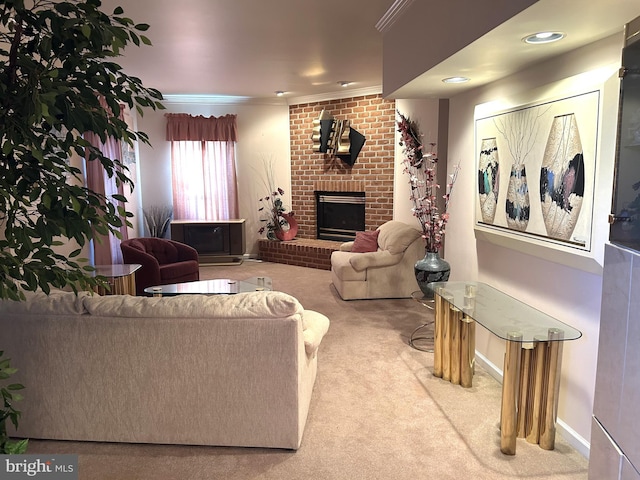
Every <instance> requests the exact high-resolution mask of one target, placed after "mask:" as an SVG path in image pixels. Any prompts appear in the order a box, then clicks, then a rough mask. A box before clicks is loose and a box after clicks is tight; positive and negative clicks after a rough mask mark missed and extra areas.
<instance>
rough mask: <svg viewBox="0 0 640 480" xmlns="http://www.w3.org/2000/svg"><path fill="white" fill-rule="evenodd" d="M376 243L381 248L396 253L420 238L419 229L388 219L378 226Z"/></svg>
mask: <svg viewBox="0 0 640 480" xmlns="http://www.w3.org/2000/svg"><path fill="white" fill-rule="evenodd" d="M378 230H380V235H379V236H378V245H380V248H381V249H382V250H388V251H389V253H392V254H398V253H402V252H404V251H405V250H406V249H407V247H408V246H409V245H411V244H412V243H413V242H415V241H416V240H417V239H418V238H420V236H421V233H420V230H418V229H417V228H414V227H412V226H410V225H407V224H406V223H403V222H398V221H395V220H392V221H389V222H386V223H384V224H383V225H380V226H379V227H378Z"/></svg>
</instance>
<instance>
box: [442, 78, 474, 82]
mask: <svg viewBox="0 0 640 480" xmlns="http://www.w3.org/2000/svg"><path fill="white" fill-rule="evenodd" d="M442 81H443V82H444V83H466V82H468V81H469V79H468V78H467V77H449V78H443V79H442Z"/></svg>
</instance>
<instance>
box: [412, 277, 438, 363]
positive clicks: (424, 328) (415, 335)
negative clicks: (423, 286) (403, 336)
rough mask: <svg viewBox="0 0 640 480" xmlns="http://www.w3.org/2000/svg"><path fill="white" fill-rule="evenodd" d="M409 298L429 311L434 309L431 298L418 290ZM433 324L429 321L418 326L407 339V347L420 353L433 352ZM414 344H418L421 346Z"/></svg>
mask: <svg viewBox="0 0 640 480" xmlns="http://www.w3.org/2000/svg"><path fill="white" fill-rule="evenodd" d="M411 298H413V299H414V300H415V301H416V302H418V303H419V304H420V305H422V306H423V307H426V308H428V309H429V310H433V309H434V300H433V296H432V297H431V298H429V297H427V296H426V295H425V294H424V293H422V291H420V290H418V291H416V292H413V293H412V294H411ZM434 324H435V322H434V321H433V320H431V321H429V322H426V323H423V324H422V325H420V326H418V327H417V328H416V329H415V330H414V331H413V332H411V336H410V337H409V345H410V346H411V347H413V348H415V349H416V350H420V351H421V352H433V347H434V334H433V326H434ZM416 342H420V343H421V344H420V343H416Z"/></svg>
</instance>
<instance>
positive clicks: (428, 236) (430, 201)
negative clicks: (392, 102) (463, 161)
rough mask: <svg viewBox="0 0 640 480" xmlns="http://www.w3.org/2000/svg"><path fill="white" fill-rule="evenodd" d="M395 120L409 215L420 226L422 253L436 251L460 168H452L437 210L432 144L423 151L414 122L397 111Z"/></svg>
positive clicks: (440, 245) (443, 231) (434, 162)
mask: <svg viewBox="0 0 640 480" xmlns="http://www.w3.org/2000/svg"><path fill="white" fill-rule="evenodd" d="M398 117H399V118H398V119H397V126H398V132H399V133H400V145H401V146H402V147H403V153H404V160H403V164H404V172H405V173H407V174H408V175H409V185H410V187H411V194H410V198H411V201H412V202H413V208H412V212H413V215H414V216H415V217H416V218H417V219H418V221H419V222H420V226H421V227H422V237H423V238H424V239H425V242H426V243H425V248H426V251H427V252H438V251H439V250H440V248H441V247H442V241H443V240H444V234H445V226H446V224H447V222H448V221H449V214H448V213H447V208H448V206H449V199H450V198H451V192H452V191H453V185H454V184H455V182H456V179H457V177H458V171H459V170H460V165H459V164H458V165H456V167H455V168H454V170H453V173H451V174H450V175H449V182H448V183H447V187H446V191H445V194H444V195H443V198H444V207H443V208H442V211H440V208H439V207H438V202H437V200H438V190H439V189H440V185H438V182H437V178H436V173H437V166H438V157H437V155H436V153H435V146H436V144H435V143H429V144H427V146H428V148H429V150H428V151H426V149H425V144H424V143H423V141H422V134H421V133H420V129H419V126H418V124H417V122H416V121H414V120H411V119H409V118H408V117H406V116H404V115H403V114H401V113H400V112H398Z"/></svg>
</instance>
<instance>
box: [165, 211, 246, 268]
mask: <svg viewBox="0 0 640 480" xmlns="http://www.w3.org/2000/svg"><path fill="white" fill-rule="evenodd" d="M171 239H172V240H175V241H177V242H181V243H186V244H187V245H191V246H192V247H193V248H195V249H196V250H197V251H198V261H199V262H200V263H220V262H233V263H235V262H238V261H241V260H242V256H243V255H244V253H245V248H246V247H245V243H246V242H245V220H244V218H242V219H238V220H221V221H210V220H174V221H172V222H171Z"/></svg>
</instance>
